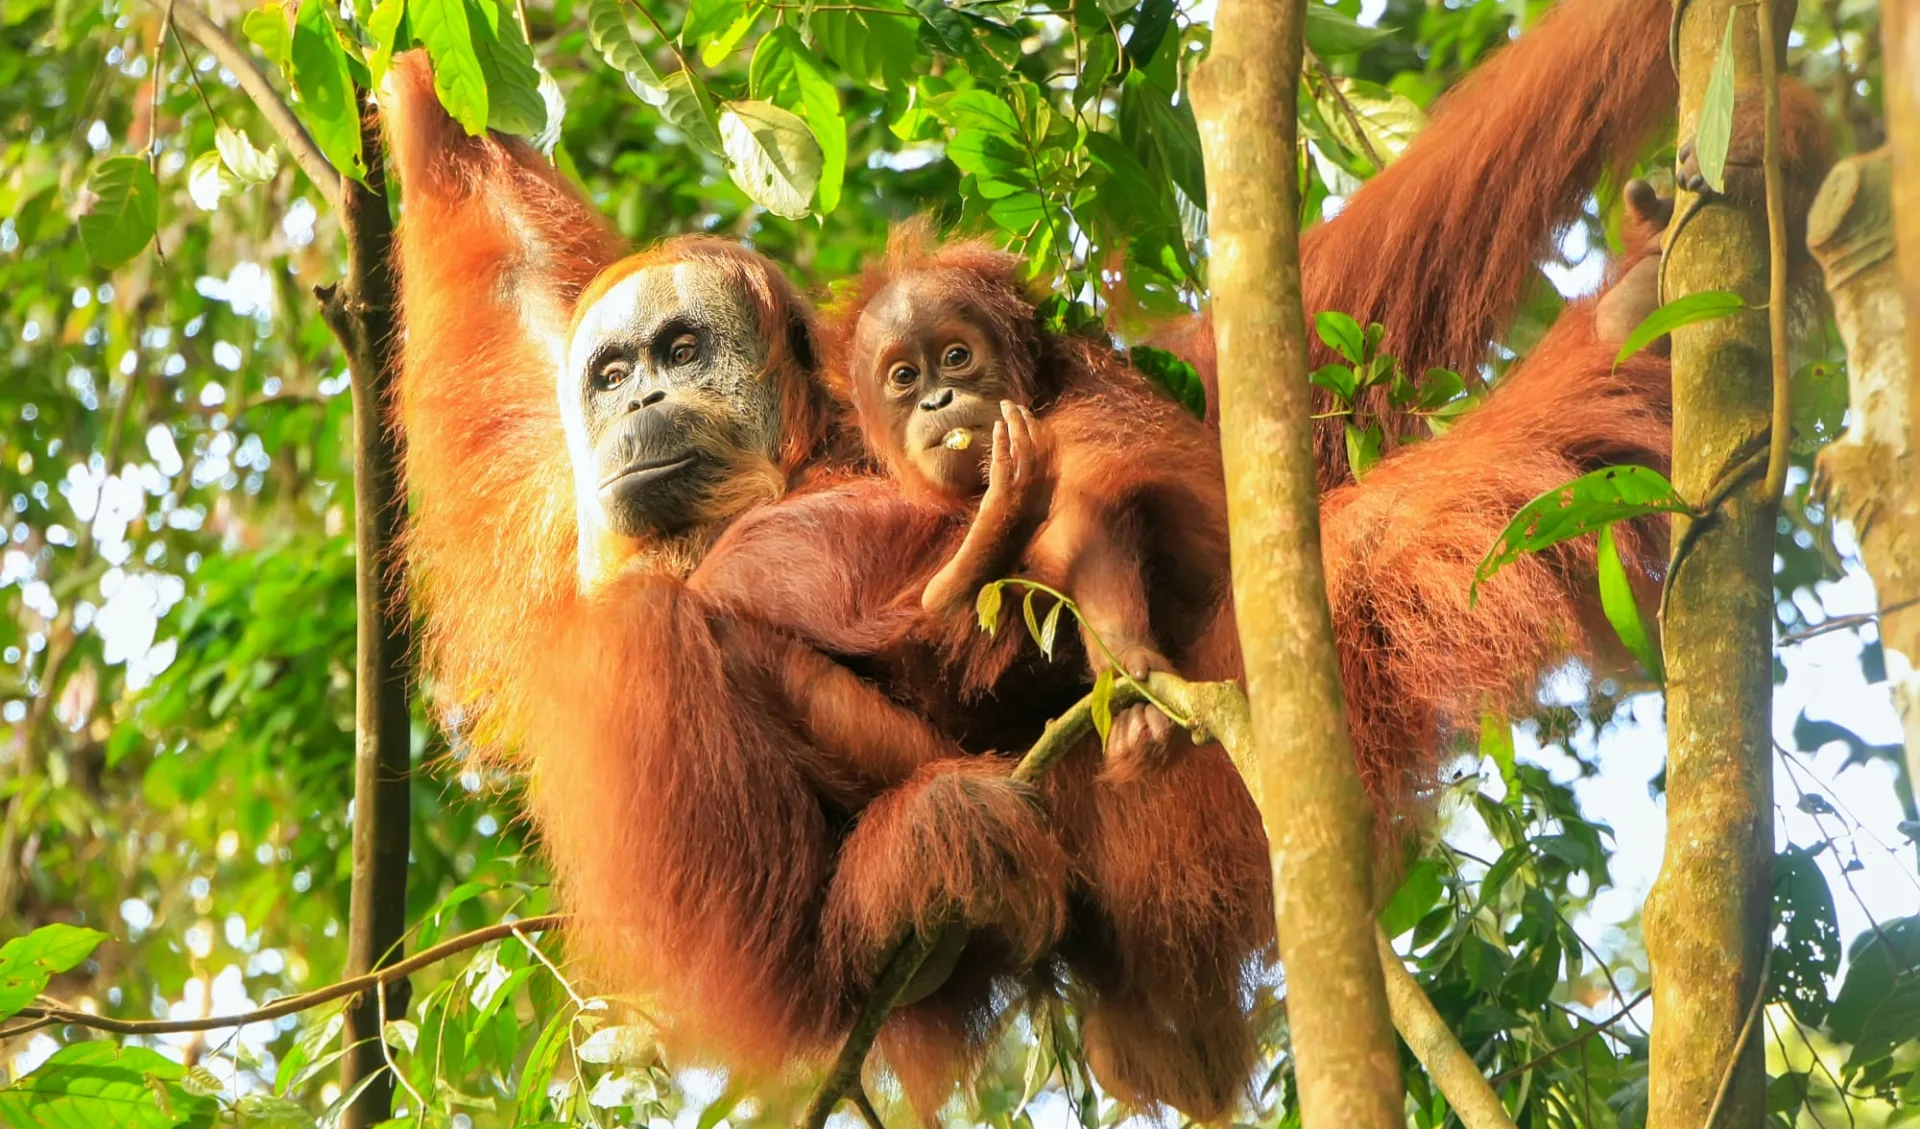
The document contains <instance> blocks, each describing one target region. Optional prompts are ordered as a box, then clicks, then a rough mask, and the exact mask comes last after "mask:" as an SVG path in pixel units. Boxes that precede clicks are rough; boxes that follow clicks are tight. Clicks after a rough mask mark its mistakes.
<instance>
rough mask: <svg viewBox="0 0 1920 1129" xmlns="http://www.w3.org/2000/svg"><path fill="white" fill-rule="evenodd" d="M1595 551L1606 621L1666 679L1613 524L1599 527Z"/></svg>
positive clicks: (1643, 661)
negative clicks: (1621, 553) (1621, 555)
mask: <svg viewBox="0 0 1920 1129" xmlns="http://www.w3.org/2000/svg"><path fill="white" fill-rule="evenodd" d="M1596 553H1597V563H1598V565H1599V569H1600V609H1601V611H1603V612H1605V613H1606V617H1607V622H1608V623H1611V624H1612V625H1613V630H1614V634H1616V635H1618V636H1620V642H1622V643H1624V644H1625V645H1626V648H1627V651H1628V652H1629V653H1630V654H1632V655H1633V657H1634V658H1635V659H1638V660H1639V662H1640V665H1641V666H1643V667H1645V668H1646V671H1647V673H1648V674H1650V675H1652V676H1653V680H1654V681H1655V682H1665V681H1666V677H1667V675H1666V668H1665V667H1663V666H1662V665H1661V662H1660V648H1659V647H1657V646H1655V645H1654V642H1653V635H1652V632H1650V631H1648V630H1647V623H1646V620H1645V619H1643V618H1642V617H1641V615H1640V601H1639V600H1638V599H1637V598H1635V596H1634V593H1633V584H1632V583H1631V582H1630V580H1629V578H1628V576H1627V566H1626V562H1625V561H1623V560H1622V559H1621V557H1620V546H1619V544H1617V543H1616V542H1615V540H1614V536H1613V526H1612V525H1603V526H1601V527H1600V536H1599V544H1598V546H1597V548H1596Z"/></svg>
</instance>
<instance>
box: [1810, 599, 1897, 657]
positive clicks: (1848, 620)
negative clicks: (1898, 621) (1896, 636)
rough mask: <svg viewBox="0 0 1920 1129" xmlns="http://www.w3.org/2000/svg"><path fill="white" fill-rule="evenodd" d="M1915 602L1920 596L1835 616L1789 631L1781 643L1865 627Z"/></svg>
mask: <svg viewBox="0 0 1920 1129" xmlns="http://www.w3.org/2000/svg"><path fill="white" fill-rule="evenodd" d="M1915 604H1920V596H1915V597H1913V598H1912V599H1907V600H1895V601H1894V602H1893V603H1891V604H1885V605H1883V606H1881V607H1879V608H1877V609H1875V610H1873V611H1870V612H1856V613H1854V614H1853V615H1838V616H1834V617H1833V618H1832V619H1830V620H1827V621H1826V622H1825V623H1821V624H1816V625H1814V626H1813V627H1809V628H1805V629H1804V630H1801V631H1789V632H1787V633H1786V634H1785V635H1782V636H1781V637H1780V645H1781V646H1782V647H1787V646H1792V645H1793V644H1795V643H1804V642H1806V641H1807V640H1809V639H1812V638H1814V637H1816V636H1820V635H1825V634H1827V633H1829V632H1833V631H1848V630H1851V629H1852V628H1855V627H1864V626H1866V625H1867V624H1869V623H1872V622H1874V621H1875V620H1877V619H1879V618H1880V617H1881V616H1884V615H1891V614H1892V613H1894V612H1897V611H1904V610H1906V609H1907V608H1910V607H1912V606H1913V605H1915Z"/></svg>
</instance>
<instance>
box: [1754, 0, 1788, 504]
mask: <svg viewBox="0 0 1920 1129" xmlns="http://www.w3.org/2000/svg"><path fill="white" fill-rule="evenodd" d="M1754 12H1755V14H1756V16H1757V18H1758V19H1759V22H1760V29H1759V30H1760V89H1761V92H1762V94H1763V97H1764V104H1765V112H1766V131H1765V135H1764V140H1763V142H1762V146H1761V165H1762V168H1763V169H1764V171H1765V175H1766V183H1767V340H1768V344H1769V346H1770V348H1769V352H1770V353H1771V354H1772V357H1771V360H1772V363H1773V427H1772V431H1771V436H1770V439H1771V442H1770V443H1769V445H1768V448H1767V481H1766V490H1765V496H1766V499H1767V501H1768V503H1769V504H1771V505H1774V506H1778V505H1779V504H1780V499H1781V498H1782V497H1783V496H1784V495H1785V494H1786V490H1787V457H1788V446H1789V444H1790V443H1791V442H1792V440H1793V369H1792V367H1791V362H1790V359H1789V358H1788V356H1787V197H1786V183H1785V180H1784V179H1783V176H1782V174H1781V171H1780V74H1779V68H1780V60H1779V59H1777V58H1775V56H1774V47H1773V45H1774V38H1773V2H1772V0H1760V2H1759V4H1757V5H1756V6H1755V8H1754Z"/></svg>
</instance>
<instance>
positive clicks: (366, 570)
mask: <svg viewBox="0 0 1920 1129" xmlns="http://www.w3.org/2000/svg"><path fill="white" fill-rule="evenodd" d="M375 120H376V119H375V117H374V115H373V114H372V113H371V112H369V113H368V114H367V119H366V121H367V124H366V125H365V126H364V127H363V129H362V131H361V132H362V145H363V150H364V152H365V153H366V159H367V179H366V183H365V184H356V183H354V182H352V181H346V182H345V183H344V184H343V185H342V189H341V197H340V226H341V228H342V229H343V230H344V231H345V232H346V236H347V278H346V281H345V282H344V283H343V284H342V285H340V286H339V287H336V288H322V290H321V291H320V292H319V296H320V299H321V302H322V303H323V308H324V312H325V314H326V318H327V322H328V324H329V325H330V326H331V327H332V328H333V331H334V334H335V335H336V336H337V337H339V339H340V342H341V344H342V345H343V346H344V347H345V348H346V352H347V364H348V368H349V371H350V372H351V373H352V384H353V439H354V456H353V487H354V551H355V557H356V560H355V601H356V604H357V606H358V615H359V638H358V646H357V650H358V658H357V665H356V674H355V684H354V774H353V887H352V897H351V906H350V908H349V913H348V922H347V975H349V976H358V975H361V974H363V973H366V972H369V971H372V970H373V969H375V968H378V967H380V966H382V965H386V964H392V963H393V962H394V961H397V960H399V959H400V958H401V957H402V956H403V955H405V954H404V951H403V949H402V946H401V939H402V938H403V937H404V936H405V933H406V928H407V854H408V850H409V844H408V839H409V831H410V828H409V823H408V819H409V816H410V814H411V813H410V811H409V806H410V804H411V784H412V782H411V766H412V755H411V754H412V741H413V735H412V719H411V715H410V711H409V708H408V704H407V691H408V680H409V669H408V652H409V648H410V646H411V626H412V625H411V620H410V619H409V617H408V611H407V605H406V600H405V597H404V595H403V591H404V590H403V589H402V588H401V586H400V583H399V580H400V574H399V569H398V561H397V558H396V556H395V547H396V546H397V545H398V544H399V539H400V533H401V528H402V524H403V523H404V521H405V519H406V509H405V504H404V503H405V498H404V497H403V495H402V494H401V490H400V480H399V472H400V460H399V455H398V450H397V442H396V436H395V432H394V430H393V429H392V428H389V427H388V426H386V404H387V400H388V397H389V395H390V390H391V389H392V387H393V383H394V379H395V377H396V375H397V374H396V372H395V368H394V366H395V361H396V357H397V352H396V350H395V345H396V344H397V342H396V341H395V340H394V327H395V318H394V285H393V268H392V262H393V218H392V214H391V213H390V212H389V211H388V208H387V193H386V177H385V168H384V165H383V164H382V161H381V149H380V131H379V130H378V128H376V127H375V126H374V124H373V122H374V121H375ZM408 997H409V992H408V990H407V983H406V981H400V982H398V983H397V984H394V985H391V986H389V987H387V988H386V990H385V995H384V998H382V997H381V996H377V995H368V996H363V997H361V998H359V999H358V1000H355V1001H354V1002H353V1004H351V1005H350V1006H349V1007H348V1008H347V1012H346V1024H345V1028H344V1032H343V1035H342V1037H343V1038H344V1039H345V1041H346V1045H347V1047H348V1048H349V1049H348V1051H347V1053H346V1055H345V1056H344V1057H343V1058H342V1059H341V1070H340V1085H341V1088H342V1090H343V1091H350V1090H352V1088H353V1087H354V1086H355V1085H357V1084H358V1083H359V1081H360V1080H361V1079H362V1078H366V1077H367V1076H369V1075H372V1074H375V1073H378V1072H381V1071H383V1070H384V1069H385V1064H386V1056H385V1053H384V1052H383V1050H382V1048H381V1044H380V1039H381V1038H382V1036H383V1032H382V1026H383V1020H385V1019H387V1018H396V1019H397V1018H401V1017H403V1016H405V1015H406V1009H407V1001H408ZM393 1088H394V1084H393V1080H392V1079H391V1078H390V1077H387V1076H384V1075H382V1076H381V1077H379V1078H376V1079H375V1080H374V1081H373V1082H371V1083H369V1084H368V1086H367V1088H366V1089H365V1090H364V1091H362V1092H361V1095H360V1097H359V1098H358V1099H357V1100H356V1101H355V1102H354V1103H353V1105H352V1106H351V1107H349V1108H348V1110H347V1112H346V1115H345V1116H344V1117H343V1118H341V1121H340V1125H341V1129H365V1127H366V1126H369V1125H373V1124H376V1123H378V1122H381V1121H385V1120H386V1119H387V1118H388V1116H389V1115H390V1113H391V1110H392V1108H393ZM415 1112H416V1113H418V1112H419V1111H415Z"/></svg>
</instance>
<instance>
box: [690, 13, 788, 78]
mask: <svg viewBox="0 0 1920 1129" xmlns="http://www.w3.org/2000/svg"><path fill="white" fill-rule="evenodd" d="M760 12H761V6H760V5H758V4H752V5H748V6H747V8H746V9H744V10H743V11H742V12H741V13H740V15H739V16H738V17H736V18H735V19H734V21H733V22H732V23H730V24H728V25H727V26H726V28H725V30H723V31H721V32H720V34H718V35H716V36H714V37H712V38H711V39H709V40H707V44H706V46H704V47H702V48H701V49H700V62H701V63H702V64H704V65H706V66H709V67H717V66H719V65H720V64H721V63H723V62H725V61H726V58H727V56H728V55H731V54H733V49H734V48H736V47H738V46H740V41H741V40H742V39H745V38H746V37H747V33H748V32H749V31H752V30H753V25H754V22H755V21H756V20H758V19H759V18H760ZM781 28H782V29H786V25H785V24H782V25H781ZM787 30H790V29H787Z"/></svg>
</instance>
